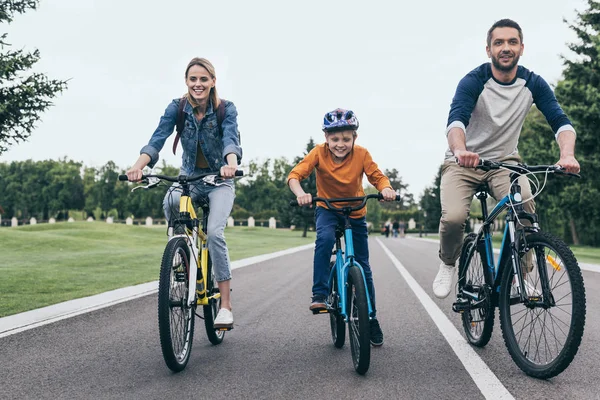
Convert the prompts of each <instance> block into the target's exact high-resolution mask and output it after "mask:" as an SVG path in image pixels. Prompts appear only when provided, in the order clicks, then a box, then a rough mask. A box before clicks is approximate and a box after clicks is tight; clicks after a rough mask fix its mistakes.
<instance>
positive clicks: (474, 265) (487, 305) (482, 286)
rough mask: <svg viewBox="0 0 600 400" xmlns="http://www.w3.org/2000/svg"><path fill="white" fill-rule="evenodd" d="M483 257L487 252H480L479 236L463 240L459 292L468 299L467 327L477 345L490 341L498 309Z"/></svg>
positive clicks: (464, 320) (464, 316) (468, 338)
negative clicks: (493, 300)
mask: <svg viewBox="0 0 600 400" xmlns="http://www.w3.org/2000/svg"><path fill="white" fill-rule="evenodd" d="M482 256H485V254H482V253H480V249H479V247H478V245H477V235H476V234H474V233H471V234H469V235H468V236H467V237H466V238H465V240H464V242H463V247H462V251H461V255H460V262H459V264H458V291H459V296H462V298H463V299H465V300H467V301H468V309H467V310H465V311H463V312H462V314H461V318H462V323H463V329H464V331H465V334H466V336H467V340H468V341H469V343H471V344H472V345H474V346H477V347H483V346H485V345H486V344H488V342H489V341H490V338H491V337H492V331H493V329H494V312H495V307H494V306H493V303H492V289H491V288H492V286H493V285H492V278H491V273H490V272H488V271H485V264H483V263H482V258H481V257H482ZM461 293H462V294H461ZM466 293H469V295H467V294H466ZM473 296H476V299H474V298H473Z"/></svg>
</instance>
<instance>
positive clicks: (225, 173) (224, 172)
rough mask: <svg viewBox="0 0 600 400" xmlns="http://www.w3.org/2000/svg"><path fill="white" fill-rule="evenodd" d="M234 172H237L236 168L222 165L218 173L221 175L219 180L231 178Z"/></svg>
mask: <svg viewBox="0 0 600 400" xmlns="http://www.w3.org/2000/svg"><path fill="white" fill-rule="evenodd" d="M235 171H237V166H235V165H233V166H232V165H223V166H222V167H221V170H220V171H219V172H220V174H221V178H225V179H227V178H233V177H234V176H235Z"/></svg>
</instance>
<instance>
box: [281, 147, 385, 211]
mask: <svg viewBox="0 0 600 400" xmlns="http://www.w3.org/2000/svg"><path fill="white" fill-rule="evenodd" d="M313 169H314V170H316V174H317V196H318V197H324V198H340V197H359V196H364V195H365V191H364V190H363V186H362V180H363V173H364V174H366V175H367V179H368V180H369V182H370V183H371V184H372V185H373V186H375V187H376V188H377V190H379V191H380V192H381V191H382V190H383V189H385V188H386V187H389V188H392V185H390V180H389V179H388V177H387V176H385V175H384V174H383V173H382V172H381V171H380V170H379V167H377V164H376V163H375V161H373V158H372V157H371V154H370V153H369V151H368V150H367V149H365V148H364V147H361V146H358V145H356V144H355V145H354V149H352V151H351V152H350V154H348V156H347V157H346V158H345V159H344V161H342V162H341V163H340V164H336V163H335V162H334V161H333V155H332V154H331V152H330V151H329V146H328V145H327V143H322V144H319V145H317V146H315V147H314V148H313V149H312V150H311V151H310V153H308V154H307V155H306V156H305V157H304V159H303V160H302V161H300V162H299V163H298V165H296V166H295V167H294V169H292V171H291V172H290V174H289V175H288V178H287V180H288V181H289V180H290V179H297V180H298V181H301V180H302V179H305V178H307V177H308V176H310V174H311V173H312V171H313ZM345 204H348V203H339V205H340V206H343V205H345ZM319 205H321V206H323V207H327V206H326V205H325V204H319ZM334 206H336V204H334ZM366 214H367V207H365V208H363V209H361V210H358V211H354V212H352V214H350V216H351V217H352V218H361V217H364V216H365V215H366Z"/></svg>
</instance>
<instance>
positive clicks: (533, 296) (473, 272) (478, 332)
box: [452, 160, 586, 379]
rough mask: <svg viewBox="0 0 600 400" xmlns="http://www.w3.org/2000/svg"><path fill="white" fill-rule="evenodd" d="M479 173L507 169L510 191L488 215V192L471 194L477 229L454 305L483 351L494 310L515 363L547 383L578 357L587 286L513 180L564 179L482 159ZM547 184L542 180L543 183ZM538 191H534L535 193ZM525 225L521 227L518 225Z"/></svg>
mask: <svg viewBox="0 0 600 400" xmlns="http://www.w3.org/2000/svg"><path fill="white" fill-rule="evenodd" d="M477 168H479V169H482V170H485V171H490V170H493V169H501V168H502V169H506V170H509V171H510V182H511V183H512V184H511V187H510V194H508V195H507V196H505V197H504V198H502V199H501V200H500V201H499V202H498V204H496V206H495V207H494V208H493V209H492V211H491V212H490V213H489V214H488V210H487V203H486V198H487V197H488V193H489V189H488V187H487V186H486V185H482V186H480V187H478V188H477V190H476V197H477V198H478V199H479V201H480V203H481V211H482V214H483V225H482V227H481V228H480V229H479V231H478V232H477V233H471V234H469V235H467V237H466V238H465V239H464V242H463V246H462V251H461V255H460V261H459V264H458V292H457V300H456V302H455V303H454V304H453V305H452V309H453V310H454V311H455V312H458V313H461V317H462V322H463V328H464V331H465V334H466V336H467V339H468V340H469V342H470V343H471V344H473V345H474V346H477V347H483V346H485V345H486V344H487V343H488V342H489V340H490V338H491V336H492V329H493V326H494V320H495V317H494V313H495V308H496V307H498V308H499V311H500V326H501V328H502V336H503V337H504V342H505V344H506V347H507V349H508V352H509V353H510V355H511V357H512V359H513V361H514V362H515V363H516V364H517V365H518V366H519V368H521V370H523V372H525V373H526V374H527V375H530V376H533V377H536V378H542V379H546V378H551V377H553V376H556V375H558V374H559V373H561V372H562V371H564V370H565V369H566V368H567V367H568V366H569V364H570V363H571V361H572V360H573V358H574V357H575V354H576V353H577V350H578V348H579V345H580V343H581V339H582V336H583V328H584V325H585V309H586V304H585V288H584V285H583V277H582V275H581V270H580V268H579V265H578V264H577V260H576V259H575V256H574V255H573V253H572V252H571V250H570V249H569V247H568V246H567V244H566V243H564V242H563V241H562V240H561V239H559V238H557V237H555V236H553V235H551V234H549V233H547V232H543V231H542V230H541V229H540V226H539V223H538V218H537V215H536V214H530V213H527V212H525V211H524V209H523V201H527V199H523V198H522V195H521V187H520V186H519V184H518V183H517V179H518V177H519V176H521V175H526V176H531V175H532V174H536V173H538V174H545V175H546V179H547V177H548V175H550V174H553V175H570V176H576V177H579V175H577V174H571V173H568V172H566V171H564V170H563V169H562V168H561V167H559V166H556V165H536V166H527V165H524V164H518V165H513V164H506V163H501V162H494V161H488V160H481V162H480V165H479V166H478V167H477ZM544 183H545V181H544ZM540 191H541V189H539V190H538V191H537V193H536V195H537V194H539V193H540ZM504 211H506V217H505V221H506V225H505V228H504V235H503V238H502V245H501V247H500V255H499V257H498V259H497V262H495V257H494V250H493V247H492V226H493V224H494V221H495V220H496V218H497V217H499V216H500V214H501V213H502V212H504ZM524 221H528V222H527V223H523V222H524Z"/></svg>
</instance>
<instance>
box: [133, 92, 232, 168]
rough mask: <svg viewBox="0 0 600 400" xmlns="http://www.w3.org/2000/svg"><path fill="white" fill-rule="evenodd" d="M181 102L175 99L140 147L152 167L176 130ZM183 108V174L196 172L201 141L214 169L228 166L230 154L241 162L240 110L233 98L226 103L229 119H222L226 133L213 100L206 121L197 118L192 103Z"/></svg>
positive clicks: (206, 156) (226, 114) (205, 155)
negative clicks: (148, 139) (238, 119)
mask: <svg viewBox="0 0 600 400" xmlns="http://www.w3.org/2000/svg"><path fill="white" fill-rule="evenodd" d="M179 101H180V99H175V100H173V101H172V102H171V104H169V105H168V106H167V109H166V110H165V114H164V115H163V116H162V117H161V118H160V122H159V124H158V127H157V128H156V130H155V131H154V133H153V134H152V137H151V138H150V141H149V142H148V144H147V145H146V146H144V147H142V150H140V154H147V155H148V156H149V157H150V163H148V166H149V167H150V168H153V167H154V165H156V163H157V162H158V158H159V157H158V153H159V152H160V151H161V150H162V148H163V146H164V144H165V141H166V140H167V138H168V137H169V136H171V134H172V133H173V131H174V129H175V124H176V120H177V111H178V108H179ZM183 111H184V116H185V123H184V127H183V131H182V132H181V138H180V140H181V147H182V148H183V155H182V157H181V161H182V163H181V173H182V174H184V175H191V174H192V173H193V172H194V169H195V167H196V153H197V149H198V143H200V147H201V148H202V152H203V153H204V157H205V158H206V160H207V161H208V166H209V168H210V169H211V170H212V171H218V170H219V169H220V168H221V167H222V166H223V165H226V164H227V160H226V158H225V157H226V156H227V154H230V153H233V154H235V155H236V156H237V160H238V165H239V164H240V162H241V159H242V148H241V147H240V142H239V137H238V128H237V110H236V108H235V105H234V104H233V103H232V102H231V101H226V102H225V118H224V119H223V122H222V131H223V135H221V132H219V126H218V124H217V113H216V110H214V109H213V105H212V102H209V104H208V107H207V109H206V115H205V116H204V118H202V121H198V120H197V119H196V117H195V116H194V114H193V110H192V106H191V105H190V103H187V104H186V106H185V109H184V110H183Z"/></svg>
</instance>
